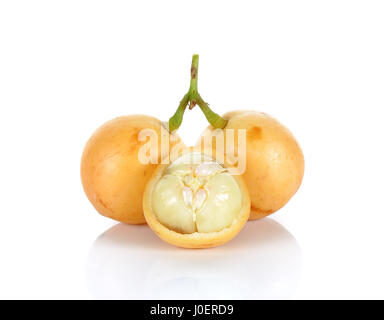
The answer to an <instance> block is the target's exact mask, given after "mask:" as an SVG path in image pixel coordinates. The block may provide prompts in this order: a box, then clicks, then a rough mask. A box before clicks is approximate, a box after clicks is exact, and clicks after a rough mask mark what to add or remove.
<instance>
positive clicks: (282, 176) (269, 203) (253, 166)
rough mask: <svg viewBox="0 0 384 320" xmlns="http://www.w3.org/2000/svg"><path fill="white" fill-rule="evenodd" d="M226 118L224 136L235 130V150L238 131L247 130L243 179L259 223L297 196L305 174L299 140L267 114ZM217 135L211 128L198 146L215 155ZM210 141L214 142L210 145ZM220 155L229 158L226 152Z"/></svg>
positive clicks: (239, 113)
mask: <svg viewBox="0 0 384 320" xmlns="http://www.w3.org/2000/svg"><path fill="white" fill-rule="evenodd" d="M223 118H224V119H226V120H228V122H227V124H226V126H225V128H224V129H223V133H224V135H223V136H224V138H226V137H227V135H226V131H228V130H230V129H233V132H234V149H235V150H237V148H238V136H239V131H238V129H245V130H246V131H245V132H246V149H245V151H246V155H245V159H246V168H245V171H244V173H243V174H242V177H243V178H244V181H245V183H246V185H247V188H248V191H249V194H250V198H251V206H252V212H251V215H250V219H251V220H253V219H259V218H262V217H265V216H267V215H269V214H271V213H273V212H275V211H277V210H279V209H280V208H282V207H283V206H284V205H285V204H286V203H287V202H288V201H289V199H290V198H291V197H292V196H293V195H294V194H295V193H296V191H297V190H298V188H299V186H300V184H301V181H302V178H303V174H304V157H303V153H302V151H301V148H300V146H299V144H298V143H297V141H296V139H295V137H294V136H293V135H292V133H291V132H290V131H289V130H288V129H287V128H286V127H284V126H283V125H282V124H280V123H279V122H278V121H277V120H276V119H274V118H272V117H271V116H269V115H267V114H265V113H261V112H256V111H247V110H240V111H233V112H228V113H226V114H224V115H223ZM216 130H220V129H216ZM214 134H215V130H214V129H213V127H212V126H209V127H208V128H207V130H205V132H204V133H203V135H202V136H201V137H200V139H199V140H198V142H197V146H199V147H200V148H208V149H209V148H212V149H213V152H214V153H215V152H216V148H219V146H218V145H217V146H216V142H215V141H216V140H215V139H211V138H212V136H213V135H214ZM207 141H208V143H207ZM209 141H212V142H211V144H210V145H207V144H209ZM225 144H226V142H225ZM225 144H224V145H225ZM220 148H222V147H221V146H220ZM224 148H225V147H224ZM219 151H220V152H221V151H222V152H223V153H224V155H225V152H226V150H224V151H223V150H219ZM225 157H226V155H225ZM224 161H225V162H226V159H225V160H224Z"/></svg>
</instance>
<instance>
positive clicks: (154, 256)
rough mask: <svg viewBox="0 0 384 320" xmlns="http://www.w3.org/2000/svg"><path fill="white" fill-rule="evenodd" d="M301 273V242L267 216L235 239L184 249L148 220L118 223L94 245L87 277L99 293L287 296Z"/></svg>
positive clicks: (103, 296)
mask: <svg viewBox="0 0 384 320" xmlns="http://www.w3.org/2000/svg"><path fill="white" fill-rule="evenodd" d="M299 275H300V247H299V245H298V243H297V241H296V240H295V238H294V237H293V236H292V235H291V234H290V233H289V232H288V231H287V230H286V229H285V228H284V227H283V226H281V225H280V224H279V223H277V222H276V221H274V220H271V219H269V218H265V219H262V220H259V221H252V222H248V223H247V224H246V226H245V227H244V229H243V230H242V231H241V232H240V234H239V235H238V236H237V238H235V239H234V240H232V241H231V242H229V243H227V244H225V245H223V246H221V247H217V248H212V249H200V250H191V249H181V248H177V247H173V246H171V245H168V244H167V243H164V242H163V241H161V240H160V239H159V238H157V236H156V235H155V234H154V233H153V232H152V231H151V230H150V229H149V227H148V226H132V225H124V224H118V225H115V226H113V227H112V228H110V229H109V230H107V231H106V232H104V233H103V234H101V235H100V236H99V237H98V238H97V239H96V241H95V242H94V244H93V245H92V248H91V250H90V254H89V257H88V262H87V283H88V288H89V291H90V293H91V295H92V296H93V297H95V298H98V299H268V298H272V299H284V298H289V297H290V296H291V295H292V294H293V293H294V291H295V288H296V286H297V283H298V280H299Z"/></svg>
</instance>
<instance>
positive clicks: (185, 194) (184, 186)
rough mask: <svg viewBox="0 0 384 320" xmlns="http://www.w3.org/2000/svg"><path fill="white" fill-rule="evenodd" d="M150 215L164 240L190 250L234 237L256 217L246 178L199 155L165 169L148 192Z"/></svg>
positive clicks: (147, 213) (161, 168) (145, 204)
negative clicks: (252, 208)
mask: <svg viewBox="0 0 384 320" xmlns="http://www.w3.org/2000/svg"><path fill="white" fill-rule="evenodd" d="M143 209H144V216H145V219H146V221H147V223H148V225H149V226H150V227H151V228H152V230H154V231H155V233H156V234H157V235H158V236H159V237H160V238H161V239H163V240H164V241H166V242H168V243H171V244H173V245H176V246H179V247H184V248H208V247H215V246H218V245H221V244H223V243H225V242H227V241H229V240H231V239H232V238H234V237H235V236H236V235H237V234H238V233H239V231H240V230H241V228H242V227H243V226H244V224H245V222H246V221H247V220H248V217H249V212H250V200H249V195H248V191H247V189H246V187H245V184H244V182H243V180H242V178H241V177H240V176H232V175H230V174H229V173H228V172H227V169H226V168H225V166H223V165H221V164H219V163H218V162H217V161H215V160H214V159H212V158H211V157H208V156H207V155H204V154H202V153H200V152H198V151H196V150H193V149H188V150H185V151H184V152H183V153H182V155H181V156H180V157H178V158H177V159H176V160H175V161H173V162H172V163H170V164H163V165H160V166H159V167H158V168H157V169H156V170H155V172H154V174H153V175H152V177H151V179H150V181H149V183H148V184H147V186H146V188H145V191H144V198H143Z"/></svg>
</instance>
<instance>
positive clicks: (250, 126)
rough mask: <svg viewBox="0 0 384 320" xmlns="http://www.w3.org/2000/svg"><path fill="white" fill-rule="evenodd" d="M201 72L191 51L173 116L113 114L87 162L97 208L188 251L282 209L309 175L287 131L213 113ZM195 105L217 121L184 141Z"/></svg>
mask: <svg viewBox="0 0 384 320" xmlns="http://www.w3.org/2000/svg"><path fill="white" fill-rule="evenodd" d="M197 71H198V56H197V55H194V56H193V59H192V68H191V84H190V89H189V91H188V93H187V94H186V95H185V96H184V97H183V99H182V100H181V102H180V105H179V107H178V109H177V111H176V112H175V114H174V115H173V116H172V117H171V118H170V119H169V121H168V122H167V123H162V122H161V121H160V120H158V119H156V118H154V117H149V116H144V115H131V116H124V117H119V118H116V119H113V120H111V121H109V122H107V123H105V124H104V125H103V126H101V127H100V128H99V129H98V130H96V132H95V133H94V134H93V135H92V137H91V138H90V139H89V141H88V142H87V144H86V146H85V148H84V152H83V155H82V159H81V179H82V184H83V187H84V190H85V193H86V195H87V197H88V199H89V200H90V202H91V203H92V204H93V206H94V207H95V208H96V210H97V211H98V212H99V213H100V214H102V215H104V216H106V217H109V218H112V219H115V220H117V221H120V222H124V223H129V224H142V223H148V225H149V226H150V227H151V228H152V230H153V231H154V232H155V233H156V234H157V235H158V236H159V237H160V238H161V239H163V240H165V241H167V242H169V243H171V244H174V245H176V246H180V247H185V248H207V247H214V246H217V245H220V244H223V243H225V242H227V241H229V240H230V239H232V238H233V237H235V236H236V235H237V234H238V233H239V231H240V230H241V229H242V227H243V226H244V224H245V223H246V222H247V220H254V219H260V218H263V217H265V216H267V215H269V214H271V213H273V212H275V211H277V210H278V209H280V208H282V207H283V206H284V205H285V204H286V203H287V202H288V201H289V199H290V198H291V197H292V196H293V195H294V194H295V193H296V191H297V190H298V188H299V186H300V184H301V181H302V178H303V174H304V157H303V154H302V151H301V149H300V146H299V144H298V143H297V141H296V139H295V138H294V136H293V135H292V133H291V132H290V131H289V130H288V129H287V128H285V127H284V126H283V125H282V124H280V123H279V122H278V121H277V120H275V119H274V118H272V117H271V116H269V115H267V114H265V113H260V112H256V111H249V110H239V111H233V112H229V113H226V114H224V115H223V116H222V117H221V116H219V115H218V114H216V113H214V112H213V111H212V110H211V109H210V108H209V106H208V104H207V103H206V102H205V101H204V100H203V99H202V98H201V96H200V94H199V93H198V91H197V73H198V72H197ZM196 105H198V106H199V107H200V109H201V110H202V111H203V113H204V114H205V116H206V118H207V120H208V122H209V123H210V125H209V127H208V128H207V129H206V130H205V131H204V132H203V134H202V135H201V136H200V137H199V139H198V141H197V143H196V145H195V146H194V147H189V148H187V147H186V146H185V145H184V144H183V142H182V141H181V139H180V137H179V136H178V135H177V134H176V133H175V131H176V130H177V128H178V127H179V126H180V125H181V121H182V119H183V115H184V112H185V110H186V108H187V107H188V106H189V109H192V108H193V107H195V106H196ZM148 137H150V138H151V139H150V140H151V143H149V142H147V140H148V139H146V138H148ZM241 138H243V139H241ZM160 145H161V146H162V148H161V150H160V152H159V150H158V148H157V147H158V146H160ZM164 145H165V146H166V148H163V146H164ZM154 147H156V148H155V149H156V150H155V151H156V152H152V151H153V150H152V149H153V148H154ZM236 153H237V155H236ZM148 154H150V155H149V156H148ZM240 159H242V161H243V163H244V167H243V168H239V167H236V169H237V171H236V170H234V169H235V164H237V165H238V164H239V162H240Z"/></svg>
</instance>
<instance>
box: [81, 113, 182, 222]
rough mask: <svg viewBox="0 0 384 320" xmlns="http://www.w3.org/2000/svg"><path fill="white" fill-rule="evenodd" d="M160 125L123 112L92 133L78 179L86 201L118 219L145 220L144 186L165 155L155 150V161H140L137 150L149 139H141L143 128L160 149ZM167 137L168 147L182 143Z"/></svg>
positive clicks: (162, 129)
mask: <svg viewBox="0 0 384 320" xmlns="http://www.w3.org/2000/svg"><path fill="white" fill-rule="evenodd" d="M162 126H163V125H162V123H161V122H160V120H158V119H156V118H153V117H150V116H145V115H131V116H123V117H119V118H116V119H113V120H111V121H108V122H107V123H105V124H104V125H102V126H101V127H100V128H99V129H97V130H96V132H95V133H94V134H93V135H92V136H91V138H90V139H89V141H88V142H87V144H86V146H85V148H84V151H83V155H82V159H81V180H82V184H83V187H84V191H85V193H86V195H87V197H88V199H89V201H90V202H91V203H92V204H93V206H94V207H95V208H96V210H97V211H98V212H99V213H100V214H102V215H103V216H106V217H109V218H112V219H114V220H117V221H120V222H125V223H131V224H141V223H145V218H144V214H143V205H142V200H143V192H144V188H145V186H146V184H147V182H148V181H149V179H150V177H151V175H152V173H153V172H154V171H155V169H156V167H157V166H158V163H160V157H161V156H164V155H162V154H161V152H158V156H157V157H156V159H154V160H156V161H152V162H153V163H148V164H145V163H142V161H140V160H139V152H140V150H141V147H142V146H143V145H144V144H147V143H148V142H147V140H148V139H144V138H145V137H144V138H143V139H140V133H141V132H142V130H143V129H146V130H148V129H149V130H152V132H153V133H156V140H155V142H156V143H157V144H158V146H159V150H160V141H161V136H162V135H163V140H164V133H165V132H167V131H166V129H165V128H164V127H162ZM169 137H170V136H165V138H166V139H168V143H169V146H170V148H169V150H171V149H172V147H174V146H176V145H177V144H182V142H181V140H180V138H179V137H178V136H176V135H175V134H172V135H171V138H169ZM169 140H170V141H169ZM167 156H168V154H167Z"/></svg>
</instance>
